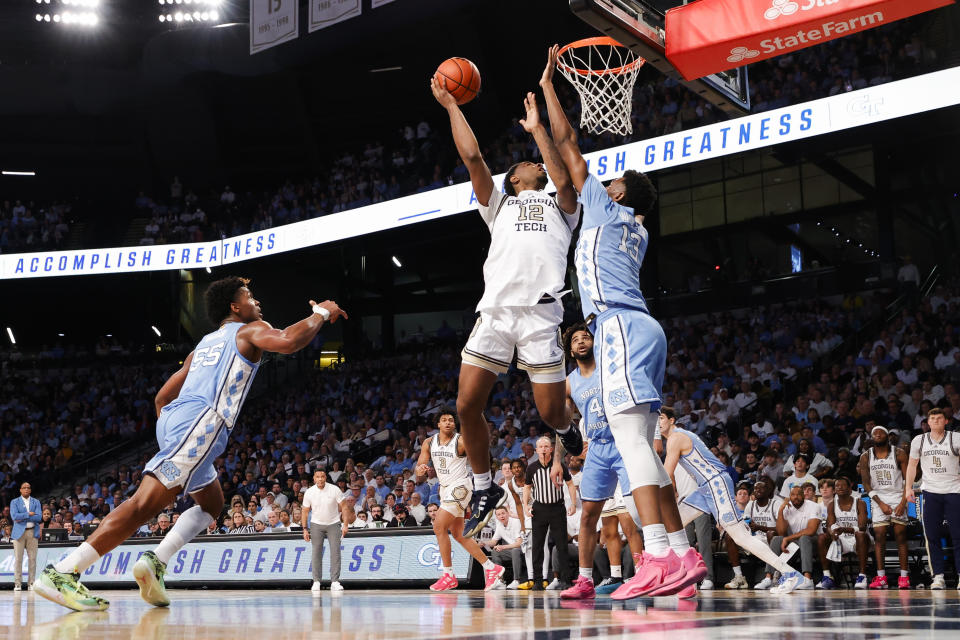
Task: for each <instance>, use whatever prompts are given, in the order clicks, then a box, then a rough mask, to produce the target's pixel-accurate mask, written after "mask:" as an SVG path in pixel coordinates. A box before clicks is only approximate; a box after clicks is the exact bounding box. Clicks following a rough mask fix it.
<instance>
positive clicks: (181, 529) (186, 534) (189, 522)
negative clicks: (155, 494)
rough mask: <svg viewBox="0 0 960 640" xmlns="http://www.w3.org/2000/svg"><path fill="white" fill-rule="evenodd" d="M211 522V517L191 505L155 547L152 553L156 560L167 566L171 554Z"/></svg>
mask: <svg viewBox="0 0 960 640" xmlns="http://www.w3.org/2000/svg"><path fill="white" fill-rule="evenodd" d="M211 522H213V516H211V515H210V514H209V513H207V512H206V511H204V510H203V509H201V508H200V505H198V504H195V505H193V506H192V507H190V508H189V509H187V510H186V511H184V512H183V513H181V514H180V517H179V518H177V521H176V522H175V523H174V524H173V527H171V528H170V531H168V532H167V535H166V536H164V538H163V541H162V542H161V543H160V544H159V545H157V550H156V551H155V552H154V553H156V554H157V558H159V560H160V562H162V563H163V564H167V562H169V561H170V558H171V557H172V556H173V554H175V553H176V552H177V551H179V550H180V549H181V548H182V547H183V545H185V544H187V543H188V542H190V541H191V540H193V539H194V538H195V537H196V536H197V534H199V533H200V532H201V531H203V530H204V529H206V528H207V527H208V526H210V523H211Z"/></svg>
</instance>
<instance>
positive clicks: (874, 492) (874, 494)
mask: <svg viewBox="0 0 960 640" xmlns="http://www.w3.org/2000/svg"><path fill="white" fill-rule="evenodd" d="M867 495H868V496H870V497H871V498H876V497H877V492H876V491H871V492H870V493H868V494H867Z"/></svg>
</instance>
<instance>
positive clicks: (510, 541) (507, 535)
mask: <svg viewBox="0 0 960 640" xmlns="http://www.w3.org/2000/svg"><path fill="white" fill-rule="evenodd" d="M496 516H497V524H496V528H495V529H494V531H493V536H491V537H490V539H488V540H486V541H485V542H484V543H483V545H484V546H485V547H487V548H488V549H492V550H493V553H492V554H491V560H493V562H494V564H498V565H501V566H503V567H509V568H510V569H511V570H512V573H513V581H512V582H510V584H508V585H507V589H517V588H519V585H520V582H519V581H518V578H519V576H520V575H521V571H522V567H523V551H522V550H521V548H520V547H521V545H522V543H523V536H521V530H520V520H518V519H517V518H511V517H510V512H509V510H508V509H507V508H506V507H497V510H496Z"/></svg>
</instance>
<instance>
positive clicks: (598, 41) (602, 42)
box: [557, 36, 646, 76]
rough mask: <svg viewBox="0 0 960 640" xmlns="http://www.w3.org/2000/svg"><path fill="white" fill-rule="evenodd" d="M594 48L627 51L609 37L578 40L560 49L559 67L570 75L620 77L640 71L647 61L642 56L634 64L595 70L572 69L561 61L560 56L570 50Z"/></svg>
mask: <svg viewBox="0 0 960 640" xmlns="http://www.w3.org/2000/svg"><path fill="white" fill-rule="evenodd" d="M593 46H608V47H620V48H622V49H626V47H624V46H623V45H622V44H620V43H619V42H617V41H616V40H614V39H613V38H610V37H607V36H597V37H595V38H584V39H582V40H577V41H576V42H571V43H570V44H566V45H564V46H562V47H560V50H559V51H557V66H558V67H560V68H561V69H563V70H564V71H568V72H570V73H577V74H579V75H581V76H605V75H610V74H615V75H620V74H623V73H626V72H628V71H633V70H635V69H639V68H640V67H642V66H643V63H644V62H646V60H644V59H643V58H641V57H640V56H637V59H636V60H634V61H633V62H630V63H627V64H625V65H623V66H622V67H613V68H610V69H596V70H594V69H577V68H576V67H570V66H568V65H566V64H564V63H563V61H562V60H561V59H560V56H562V55H563V54H564V52H566V51H569V50H570V49H579V48H581V47H593Z"/></svg>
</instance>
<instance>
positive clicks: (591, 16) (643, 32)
mask: <svg viewBox="0 0 960 640" xmlns="http://www.w3.org/2000/svg"><path fill="white" fill-rule="evenodd" d="M683 4H685V2H684V0H570V9H571V11H573V13H574V14H576V15H577V17H579V18H580V19H581V20H583V21H584V22H586V23H587V24H589V25H591V26H592V27H594V28H595V29H597V30H598V31H599V32H600V33H602V34H603V35H605V36H609V37H611V38H613V39H614V40H617V41H618V42H619V43H620V44H622V45H623V46H625V47H628V48H629V49H630V50H632V51H633V52H634V53H636V54H637V55H639V56H641V57H643V58H644V59H645V60H646V61H647V64H648V65H651V66H653V67H654V68H656V69H657V70H658V71H660V72H661V73H663V74H664V75H668V76H670V77H672V78H675V79H676V80H677V82H679V83H680V84H682V85H684V86H685V87H687V88H688V89H690V90H691V91H693V92H694V93H696V94H697V95H699V96H700V97H702V98H703V99H704V100H706V101H707V102H709V103H711V104H713V105H715V106H717V107H718V108H719V109H721V110H722V111H725V112H727V113H729V114H731V115H733V116H740V115H743V114H744V113H747V112H749V111H750V85H749V80H748V77H747V67H746V66H743V67H738V68H736V69H731V70H730V71H725V72H723V73H717V74H713V75H710V76H705V77H703V78H698V79H696V80H691V81H687V80H684V79H683V78H682V77H681V76H680V73H679V72H678V71H677V70H676V69H674V67H673V65H671V64H670V62H669V61H668V60H667V56H666V38H667V37H668V35H667V33H666V30H665V28H664V22H665V16H666V11H667V9H670V8H672V7H676V6H680V5H683Z"/></svg>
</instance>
